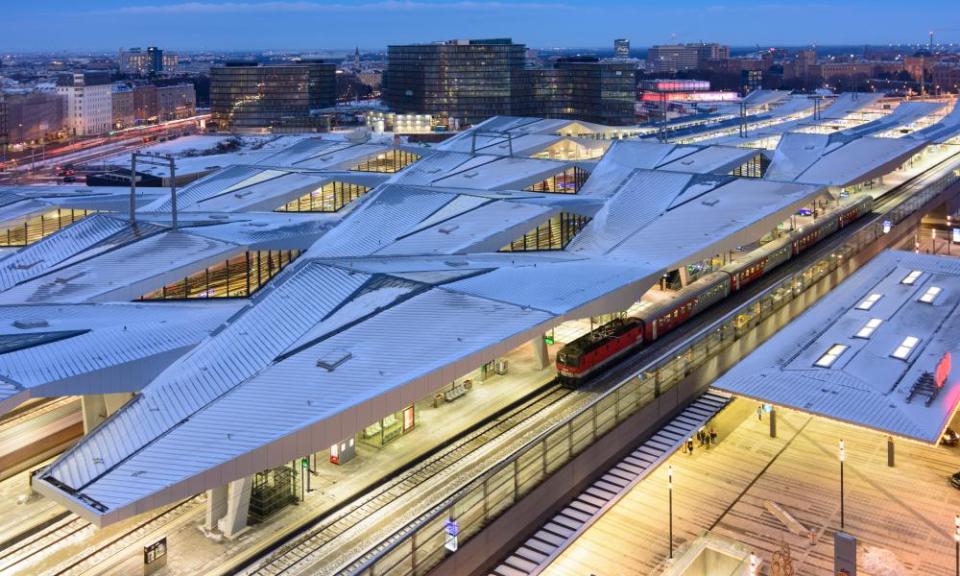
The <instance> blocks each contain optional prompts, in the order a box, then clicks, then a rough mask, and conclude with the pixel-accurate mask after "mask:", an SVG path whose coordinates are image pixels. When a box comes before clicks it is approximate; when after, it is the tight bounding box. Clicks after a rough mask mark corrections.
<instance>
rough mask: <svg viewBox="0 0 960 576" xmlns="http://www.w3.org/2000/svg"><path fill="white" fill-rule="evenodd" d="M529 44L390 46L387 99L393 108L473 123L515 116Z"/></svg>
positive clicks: (460, 42) (465, 42)
mask: <svg viewBox="0 0 960 576" xmlns="http://www.w3.org/2000/svg"><path fill="white" fill-rule="evenodd" d="M525 54H526V47H525V46H524V45H523V44H514V43H513V42H512V41H511V40H510V39H508V38H498V39H492V40H451V41H448V42H438V43H433V44H412V45H403V46H389V47H388V49H387V70H386V72H385V73H384V80H383V101H384V103H385V104H386V105H387V106H388V107H390V109H391V110H393V111H394V112H400V113H417V114H434V115H442V116H446V117H448V118H450V120H451V122H452V123H456V122H461V123H464V124H473V123H476V122H479V121H481V120H484V119H486V118H489V117H491V116H497V115H503V114H511V113H512V111H513V105H512V102H513V96H514V94H516V93H517V92H518V89H519V88H520V87H519V86H518V84H519V83H522V82H523V79H522V73H523V70H524V59H525Z"/></svg>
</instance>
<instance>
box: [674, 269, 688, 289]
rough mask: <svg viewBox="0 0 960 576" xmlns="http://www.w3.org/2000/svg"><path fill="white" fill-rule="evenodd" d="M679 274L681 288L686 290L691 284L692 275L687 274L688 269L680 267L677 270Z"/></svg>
mask: <svg viewBox="0 0 960 576" xmlns="http://www.w3.org/2000/svg"><path fill="white" fill-rule="evenodd" d="M677 272H679V273H680V287H681V288H686V287H687V284H690V275H689V274H687V267H686V266H680V267H679V268H677Z"/></svg>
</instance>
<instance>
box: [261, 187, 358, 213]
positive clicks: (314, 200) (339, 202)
mask: <svg viewBox="0 0 960 576" xmlns="http://www.w3.org/2000/svg"><path fill="white" fill-rule="evenodd" d="M369 191H370V189H369V188H367V187H366V186H361V185H359V184H350V183H349V182H327V183H326V184H324V185H323V186H321V187H320V188H317V189H316V190H314V191H313V192H308V193H306V194H304V195H303V196H301V197H299V198H297V199H295V200H291V201H290V202H287V203H286V204H284V205H283V206H281V207H279V208H277V209H276V210H274V212H336V211H338V210H340V209H341V208H343V207H344V206H346V205H347V204H349V203H351V202H353V201H354V200H356V199H357V198H359V197H361V196H363V195H364V194H366V193H367V192H369Z"/></svg>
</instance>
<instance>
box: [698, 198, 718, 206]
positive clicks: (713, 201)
mask: <svg viewBox="0 0 960 576" xmlns="http://www.w3.org/2000/svg"><path fill="white" fill-rule="evenodd" d="M700 203H701V204H703V205H704V206H716V205H717V204H719V203H720V199H719V198H711V199H709V200H701V201H700Z"/></svg>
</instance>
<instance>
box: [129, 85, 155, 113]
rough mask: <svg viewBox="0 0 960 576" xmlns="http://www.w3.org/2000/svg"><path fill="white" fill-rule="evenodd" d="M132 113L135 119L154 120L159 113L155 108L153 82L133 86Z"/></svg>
mask: <svg viewBox="0 0 960 576" xmlns="http://www.w3.org/2000/svg"><path fill="white" fill-rule="evenodd" d="M133 114H134V116H135V117H136V119H137V121H140V122H150V121H155V120H156V119H157V116H158V114H159V111H158V110H157V87H156V86H154V85H153V84H144V85H141V86H134V88H133Z"/></svg>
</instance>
